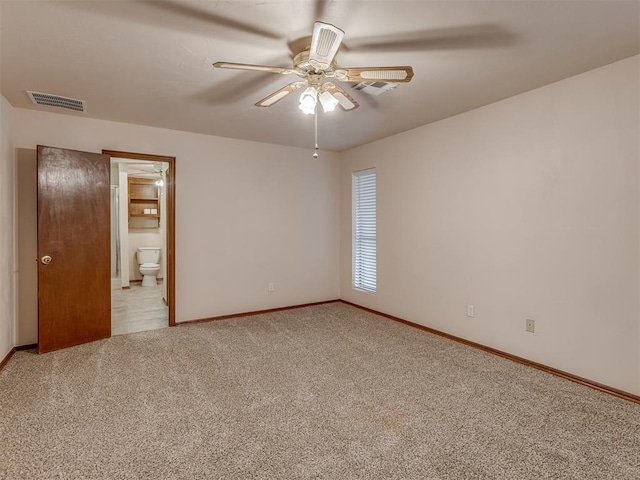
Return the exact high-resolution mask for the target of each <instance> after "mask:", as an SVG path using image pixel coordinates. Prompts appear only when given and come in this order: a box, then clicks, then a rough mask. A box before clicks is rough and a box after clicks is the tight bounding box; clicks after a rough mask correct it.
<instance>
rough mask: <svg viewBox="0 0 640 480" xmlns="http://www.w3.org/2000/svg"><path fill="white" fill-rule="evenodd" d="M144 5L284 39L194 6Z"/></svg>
mask: <svg viewBox="0 0 640 480" xmlns="http://www.w3.org/2000/svg"><path fill="white" fill-rule="evenodd" d="M142 3H144V4H145V5H148V6H150V7H154V8H157V9H161V10H165V11H166V12H169V13H170V14H172V15H173V16H174V17H175V16H179V17H182V18H185V19H188V20H192V21H198V22H205V23H207V24H209V25H216V26H218V27H222V28H228V29H231V30H237V31H240V32H245V33H250V34H253V35H257V36H260V37H265V38H271V39H280V38H282V36H281V35H280V34H279V33H274V32H272V31H269V30H267V29H265V28H261V27H259V26H257V25H251V24H249V23H244V22H241V21H238V20H234V19H232V18H225V17H223V16H221V15H217V14H215V13H213V12H211V11H209V10H207V9H205V8H202V7H199V6H196V5H193V4H185V3H181V2H178V1H176V0H165V1H163V2H158V1H150V0H145V1H143V2H142Z"/></svg>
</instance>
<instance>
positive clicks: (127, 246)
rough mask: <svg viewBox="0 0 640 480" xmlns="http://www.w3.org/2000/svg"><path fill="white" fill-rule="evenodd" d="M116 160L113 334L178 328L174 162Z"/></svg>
mask: <svg viewBox="0 0 640 480" xmlns="http://www.w3.org/2000/svg"><path fill="white" fill-rule="evenodd" d="M103 153H105V154H108V155H109V156H110V157H111V313H112V314H111V319H112V320H111V334H112V335H120V334H125V333H135V332H141V331H145V330H154V329H158V328H164V327H167V326H173V325H175V281H174V279H175V259H174V251H175V250H174V244H175V231H174V229H175V196H174V191H175V190H174V188H175V158H174V157H165V156H159V155H148V154H137V153H131V152H120V151H113V150H103Z"/></svg>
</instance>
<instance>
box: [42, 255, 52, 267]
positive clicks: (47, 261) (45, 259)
mask: <svg viewBox="0 0 640 480" xmlns="http://www.w3.org/2000/svg"><path fill="white" fill-rule="evenodd" d="M51 260H53V259H52V258H51V257H50V256H49V255H45V256H44V257H42V258H41V259H40V261H41V262H42V263H43V265H49V264H50V263H51Z"/></svg>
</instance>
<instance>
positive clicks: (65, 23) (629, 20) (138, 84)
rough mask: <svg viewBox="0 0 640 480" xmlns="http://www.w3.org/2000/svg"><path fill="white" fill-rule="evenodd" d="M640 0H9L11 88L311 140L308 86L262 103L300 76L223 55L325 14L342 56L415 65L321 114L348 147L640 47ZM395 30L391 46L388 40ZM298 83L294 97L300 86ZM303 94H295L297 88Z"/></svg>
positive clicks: (13, 99)
mask: <svg viewBox="0 0 640 480" xmlns="http://www.w3.org/2000/svg"><path fill="white" fill-rule="evenodd" d="M639 12H640V3H639V2H637V1H615V0H608V1H600V2H598V1H516V0H514V1H491V2H489V1H467V2H460V1H417V0H416V1H406V0H396V1H393V0H386V1H384V0H383V1H356V0H334V1H330V0H329V1H313V0H307V1H305V0H257V1H208V2H192V1H188V2H185V1H168V2H159V1H133V0H126V1H123V0H103V1H57V0H47V1H6V0H2V1H0V22H1V25H0V26H1V33H0V35H1V36H0V42H1V43H0V82H1V84H0V85H1V90H2V94H3V95H4V96H5V98H7V100H9V102H10V103H11V104H12V105H13V106H15V107H20V108H32V109H37V110H47V111H57V112H58V113H65V112H66V111H65V110H60V109H54V108H50V107H40V106H35V105H33V104H32V103H31V101H30V99H29V98H28V96H27V94H26V93H25V91H26V90H34V91H38V92H45V93H52V94H57V95H63V96H68V97H73V98H79V99H82V100H86V102H87V110H88V111H87V113H85V114H75V113H71V114H72V115H85V116H89V117H94V118H101V119H108V120H114V121H119V122H127V123H136V124H142V125H151V126H156V127H165V128H171V129H175V130H184V131H190V132H199V133H205V134H211V135H219V136H225V137H233V138H240V139H247V140H255V141H262V142H269V143H278V144H283V145H293V146H299V147H307V148H311V147H312V146H313V117H312V116H307V115H304V114H302V112H300V110H298V108H297V99H296V98H286V99H285V100H283V101H281V102H280V103H278V104H276V105H274V106H272V107H270V108H258V107H255V106H254V103H255V102H256V101H258V100H260V99H261V98H263V97H265V96H266V95H267V94H269V93H271V92H272V91H274V90H276V89H278V88H280V87H282V86H284V85H286V84H288V83H289V82H291V81H293V80H295V79H297V77H293V78H292V77H290V76H283V75H273V74H264V73H256V72H247V71H236V70H221V69H216V68H213V67H212V66H211V64H212V63H213V62H216V61H227V62H240V63H252V64H263V65H276V66H285V67H289V66H291V58H290V54H291V52H290V50H289V46H288V45H289V42H291V41H293V40H295V39H298V38H300V37H303V36H306V35H310V34H311V30H312V25H313V22H314V21H316V20H322V21H325V22H329V23H332V24H334V25H336V26H338V27H340V28H342V29H343V30H344V31H345V32H346V36H345V39H344V42H343V46H344V48H343V49H341V51H340V52H339V53H338V55H337V61H338V64H339V65H340V66H341V67H358V66H366V67H368V66H385V65H412V66H413V68H414V71H415V77H414V78H413V80H412V82H411V83H407V84H401V85H399V86H398V88H396V89H395V90H393V91H391V92H388V93H385V94H383V95H381V96H378V97H374V96H369V95H366V94H363V93H362V92H358V91H353V90H351V89H350V84H343V87H345V89H347V90H348V91H349V93H351V94H352V96H353V97H354V98H355V99H356V100H357V101H358V102H359V103H360V105H361V106H360V108H358V109H357V110H355V111H352V112H343V111H341V110H336V111H334V112H331V113H329V114H326V115H325V114H321V116H320V118H319V129H320V148H321V149H326V150H335V151H341V150H345V149H347V148H351V147H354V146H357V145H361V144H363V143H367V142H370V141H372V140H376V139H379V138H383V137H386V136H389V135H392V134H395V133H398V132H401V131H404V130H408V129H411V128H414V127H417V126H420V125H424V124H426V123H429V122H433V121H436V120H440V119H443V118H446V117H449V116H452V115H455V114H458V113H461V112H464V111H468V110H471V109H473V108H476V107H479V106H482V105H486V104H488V103H492V102H495V101H497V100H500V99H503V98H507V97H510V96H512V95H515V94H518V93H521V92H525V91H527V90H531V89H533V88H536V87H539V86H542V85H545V84H549V83H551V82H555V81H557V80H560V79H562V78H566V77H569V76H572V75H576V74H578V73H581V72H585V71H587V70H591V69H593V68H596V67H599V66H602V65H606V64H608V63H612V62H614V61H617V60H620V59H623V58H627V57H630V56H632V55H635V54H638V53H639V52H640V48H639V43H640V36H639V34H640V29H639V22H640V13H639ZM383 43H384V44H387V46H383V45H382V44H383ZM292 97H293V95H292ZM296 97H297V95H296Z"/></svg>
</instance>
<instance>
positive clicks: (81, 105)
mask: <svg viewBox="0 0 640 480" xmlns="http://www.w3.org/2000/svg"><path fill="white" fill-rule="evenodd" d="M27 94H28V95H29V98H30V99H31V101H32V102H33V103H35V104H36V105H45V106H47V107H58V108H64V109H67V110H73V111H74V112H86V111H87V102H85V101H84V100H78V99H76V98H69V97H62V96H60V95H52V94H50V93H39V92H29V91H28V92H27Z"/></svg>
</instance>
